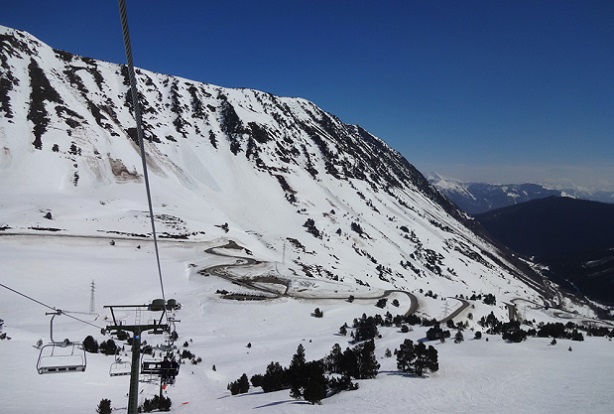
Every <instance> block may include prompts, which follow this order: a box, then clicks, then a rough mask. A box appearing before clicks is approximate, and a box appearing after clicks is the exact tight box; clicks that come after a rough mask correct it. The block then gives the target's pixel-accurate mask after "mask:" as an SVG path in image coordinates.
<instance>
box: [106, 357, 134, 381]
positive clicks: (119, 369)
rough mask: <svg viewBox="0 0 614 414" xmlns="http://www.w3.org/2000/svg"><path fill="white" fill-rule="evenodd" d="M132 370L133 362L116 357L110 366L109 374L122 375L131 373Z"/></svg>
mask: <svg viewBox="0 0 614 414" xmlns="http://www.w3.org/2000/svg"><path fill="white" fill-rule="evenodd" d="M131 371H132V364H131V363H130V362H128V361H122V360H121V359H120V358H117V359H115V362H113V363H112V364H111V366H110V367H109V376H111V377H120V376H124V375H130V373H131Z"/></svg>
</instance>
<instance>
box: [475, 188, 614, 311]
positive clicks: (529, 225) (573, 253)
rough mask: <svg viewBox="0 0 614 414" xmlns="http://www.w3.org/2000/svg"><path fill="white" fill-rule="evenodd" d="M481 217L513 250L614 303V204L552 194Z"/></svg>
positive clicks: (567, 282)
mask: <svg viewBox="0 0 614 414" xmlns="http://www.w3.org/2000/svg"><path fill="white" fill-rule="evenodd" d="M475 218H476V219H477V220H478V221H479V222H480V223H481V225H482V226H483V227H484V228H485V229H486V230H487V231H488V232H489V233H490V234H491V235H492V236H493V237H494V238H496V239H497V240H499V241H500V242H502V243H503V244H505V245H506V246H508V247H509V248H511V249H512V250H514V251H516V252H518V253H521V254H523V255H525V256H528V257H531V259H532V260H535V261H537V262H539V263H542V264H545V265H547V266H548V267H549V271H548V276H549V277H550V278H551V279H552V280H554V281H556V282H557V283H559V284H561V285H563V286H565V285H567V287H568V288H569V289H577V290H579V291H580V292H581V293H583V294H585V295H587V296H588V297H590V298H593V299H596V300H599V301H601V302H605V303H609V304H614V204H606V203H599V202H595V201H587V200H577V199H573V198H569V197H552V196H551V197H547V198H542V199H538V200H531V201H528V202H525V203H521V204H517V205H513V206H509V207H504V208H500V209H496V210H491V211H489V212H486V213H483V214H478V215H476V216H475Z"/></svg>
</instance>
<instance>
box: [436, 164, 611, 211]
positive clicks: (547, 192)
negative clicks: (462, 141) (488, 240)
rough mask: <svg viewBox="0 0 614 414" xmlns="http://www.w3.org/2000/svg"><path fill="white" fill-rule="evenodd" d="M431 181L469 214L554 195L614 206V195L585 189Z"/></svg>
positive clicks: (439, 177) (442, 180) (443, 180)
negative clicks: (612, 204) (613, 204)
mask: <svg viewBox="0 0 614 414" xmlns="http://www.w3.org/2000/svg"><path fill="white" fill-rule="evenodd" d="M428 181H429V182H430V183H431V184H432V185H433V186H435V187H436V188H437V189H438V190H439V191H440V192H441V193H442V194H443V195H445V196H446V197H447V198H448V199H449V200H451V201H452V202H454V203H455V204H456V205H457V206H459V207H460V208H461V209H462V210H463V211H465V212H466V213H468V214H480V213H485V212H487V211H489V210H495V209H498V208H502V207H507V206H512V205H516V204H520V203H524V202H527V201H531V200H538V199H541V198H546V197H552V196H556V197H571V198H577V199H582V200H591V201H599V202H603V203H614V193H612V192H608V191H594V190H589V189H585V188H566V189H554V188H547V187H545V186H543V185H541V184H532V183H525V184H487V183H464V182H461V181H458V180H455V179H453V178H449V177H444V176H441V175H439V174H429V176H428Z"/></svg>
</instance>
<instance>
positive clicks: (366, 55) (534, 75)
mask: <svg viewBox="0 0 614 414" xmlns="http://www.w3.org/2000/svg"><path fill="white" fill-rule="evenodd" d="M127 4H128V14H129V20H130V30H131V36H132V46H133V52H134V60H135V65H136V66H140V67H143V68H146V69H149V70H153V71H157V72H162V73H168V74H173V75H178V76H183V77H185V78H188V79H193V80H198V81H202V82H208V83H213V84H217V85H221V86H227V87H249V88H254V89H259V90H263V91H266V92H270V93H273V94H276V95H282V96H299V97H303V98H306V99H309V100H311V101H313V102H315V103H316V104H317V105H319V106H320V107H322V108H323V109H325V110H327V111H329V112H331V113H333V114H335V115H336V116H338V117H339V118H340V119H341V120H342V121H344V122H346V123H352V124H360V125H361V126H363V127H364V128H365V129H367V130H368V131H370V132H371V133H373V134H375V135H377V136H379V137H380V138H382V139H383V140H385V141H386V142H387V143H389V144H390V145H391V146H392V147H394V148H395V149H397V150H399V151H400V152H401V153H402V154H403V155H404V156H405V157H406V158H407V159H408V160H409V161H410V162H411V163H412V164H414V165H415V166H416V167H418V168H419V169H420V170H421V171H422V172H423V173H425V174H428V173H430V172H439V173H441V174H443V175H447V176H450V177H454V178H459V179H461V180H466V181H484V182H499V183H520V182H541V183H549V184H576V185H583V186H588V187H596V188H600V189H614V1H610V0H606V1H592V0H578V1H565V0H550V1H538V0H531V1H504V0H501V1H486V0H485V1H379V2H375V1H361V0H354V1H343V0H334V1H331V0H327V1H320V0H286V1H279V0H245V1H233V0H226V1H216V2H207V1H202V0H201V1H188V0H184V1H176V2H170V1H168V0H167V1H161V0H147V1H145V0H127ZM118 16H119V13H118V7H117V3H116V2H115V1H65V0H54V1H29V0H19V1H10V2H5V4H3V6H2V12H1V13H0V24H2V25H5V26H9V27H13V28H16V29H21V30H26V31H28V32H30V33H31V34H33V35H34V36H36V37H38V38H39V39H40V40H42V41H44V42H45V43H47V44H49V45H50V46H52V47H55V48H58V49H64V50H67V51H70V52H72V53H76V54H80V55H85V56H89V57H93V58H97V59H104V60H108V61H111V62H116V63H124V62H125V55H124V51H123V44H122V40H121V27H120V23H119V17H118Z"/></svg>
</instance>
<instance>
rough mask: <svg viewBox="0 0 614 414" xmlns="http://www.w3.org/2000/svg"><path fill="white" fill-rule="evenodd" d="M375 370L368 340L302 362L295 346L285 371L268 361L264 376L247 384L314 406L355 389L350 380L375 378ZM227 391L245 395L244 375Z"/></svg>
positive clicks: (376, 365) (300, 348)
mask: <svg viewBox="0 0 614 414" xmlns="http://www.w3.org/2000/svg"><path fill="white" fill-rule="evenodd" d="M378 371H379V363H378V362H377V359H376V357H375V344H374V342H373V341H372V340H371V341H366V342H364V343H361V344H359V345H357V346H355V347H353V348H347V349H346V350H345V351H343V352H342V351H341V347H340V346H339V344H335V346H333V349H332V350H331V352H330V354H329V355H328V356H327V357H326V358H323V359H320V360H314V361H307V360H306V359H305V348H304V347H303V345H299V346H298V348H297V350H296V354H294V356H293V357H292V360H291V361H290V365H289V366H288V368H284V367H282V366H281V364H280V363H279V362H271V363H270V364H269V365H268V366H267V369H266V372H265V373H264V374H256V375H253V376H252V378H251V379H250V382H251V384H252V386H254V387H262V390H263V391H264V392H273V391H279V390H285V389H288V390H290V396H291V397H292V398H297V399H300V398H302V399H304V400H305V401H309V402H311V403H312V404H315V403H320V402H321V401H322V400H323V399H324V398H326V397H328V396H330V395H333V394H336V393H338V392H341V391H344V390H355V389H358V385H357V384H356V383H354V382H352V379H366V378H375V376H377V373H378ZM228 389H229V390H230V392H231V393H232V394H233V395H234V394H240V393H246V392H247V391H248V390H249V383H248V381H247V375H246V374H243V375H242V376H241V378H239V379H238V380H237V381H234V382H231V383H230V384H228Z"/></svg>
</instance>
